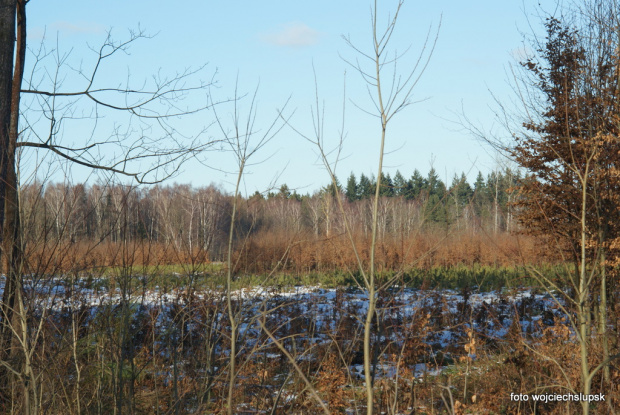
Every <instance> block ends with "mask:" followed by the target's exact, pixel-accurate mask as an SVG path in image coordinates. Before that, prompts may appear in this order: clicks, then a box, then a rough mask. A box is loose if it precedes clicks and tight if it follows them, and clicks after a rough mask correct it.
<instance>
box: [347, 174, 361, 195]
mask: <svg viewBox="0 0 620 415" xmlns="http://www.w3.org/2000/svg"><path fill="white" fill-rule="evenodd" d="M345 194H346V196H347V200H348V201H349V202H353V201H355V200H359V199H360V197H359V190H358V186H357V181H356V180H355V174H353V172H351V175H350V176H349V179H348V180H347V189H346V191H345Z"/></svg>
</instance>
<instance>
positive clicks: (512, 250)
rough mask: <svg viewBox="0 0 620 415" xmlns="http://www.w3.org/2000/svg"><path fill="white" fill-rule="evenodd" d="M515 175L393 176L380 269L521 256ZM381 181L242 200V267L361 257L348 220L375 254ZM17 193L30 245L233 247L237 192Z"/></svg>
mask: <svg viewBox="0 0 620 415" xmlns="http://www.w3.org/2000/svg"><path fill="white" fill-rule="evenodd" d="M519 180H520V176H519V174H518V173H515V172H513V171H511V170H510V169H505V170H501V171H496V172H493V173H491V174H489V175H488V176H487V177H486V178H485V177H483V175H482V174H478V177H477V179H476V181H475V183H474V184H473V185H470V184H469V183H468V182H467V179H466V177H465V175H464V174H462V175H460V176H455V177H454V179H453V182H452V184H451V185H450V187H448V186H446V184H445V183H444V182H443V181H442V180H441V179H440V178H439V176H438V175H437V173H436V172H435V170H434V169H431V170H430V171H429V173H428V175H427V176H426V177H423V176H422V175H421V174H420V172H419V171H417V170H416V171H414V173H413V175H412V176H411V178H410V179H409V180H405V179H404V177H403V176H402V175H401V174H400V173H399V172H397V173H396V175H395V176H394V178H393V179H392V178H391V177H390V175H389V174H388V175H386V176H385V177H384V178H383V180H382V181H383V183H384V185H383V186H382V188H381V195H382V197H381V198H380V209H381V215H380V219H379V223H378V226H379V241H380V243H381V247H380V250H379V251H380V252H379V257H380V258H383V266H384V267H385V268H396V267H398V266H400V265H402V264H404V263H409V264H413V263H417V261H418V260H417V259H416V258H417V257H424V258H425V259H424V261H422V262H420V263H419V265H424V266H434V265H452V264H457V263H497V262H498V261H499V262H501V263H503V264H505V263H506V262H509V263H515V262H517V261H518V260H519V258H518V255H521V254H523V252H522V250H521V251H520V252H519V253H518V251H519V249H518V248H517V245H516V244H517V241H516V239H515V238H516V237H515V236H512V235H511V234H510V231H513V230H515V229H516V228H517V223H516V220H515V219H514V207H513V203H512V202H513V201H514V198H515V197H516V195H515V194H514V192H513V191H512V188H513V187H514V186H515V184H516V183H517V182H518V181H519ZM374 181H375V179H374V178H372V177H370V178H368V177H366V176H365V175H364V174H362V175H360V178H359V180H357V179H356V177H355V175H354V174H351V176H350V177H349V179H348V180H347V184H346V187H344V188H343V187H342V186H340V185H339V186H338V189H335V188H334V186H333V185H328V186H324V187H323V188H321V189H320V190H319V191H317V192H315V193H314V194H312V195H310V194H306V195H300V194H298V193H297V192H296V191H290V189H289V188H288V186H287V185H282V186H281V187H280V189H279V191H276V192H271V193H268V194H267V195H265V196H263V195H261V194H259V193H256V194H254V195H253V196H251V197H249V198H246V199H244V200H243V203H242V204H241V207H240V211H239V220H238V223H237V224H236V232H235V238H236V240H237V242H241V243H237V244H236V245H237V246H239V247H240V248H239V252H238V255H239V261H238V263H239V266H241V267H243V268H245V269H246V270H248V271H262V270H268V269H271V268H273V267H274V266H276V264H280V266H283V267H290V268H292V269H296V270H298V271H299V272H307V271H312V270H316V269H325V268H341V267H343V266H347V265H348V264H351V265H352V264H354V261H355V258H353V253H352V250H351V248H350V241H348V240H347V239H346V238H347V237H346V232H345V222H344V221H345V217H346V220H347V221H348V222H349V224H350V225H351V229H353V237H354V239H355V243H356V244H357V245H359V247H360V252H362V253H364V252H368V250H367V249H365V244H366V243H367V242H368V239H369V237H370V233H371V226H372V224H371V199H370V193H369V192H370V189H371V188H372V187H373V186H374V184H373V182H374ZM337 197H341V198H342V199H341V200H342V202H343V204H344V207H345V214H344V216H343V214H342V212H341V211H340V209H339V208H338V206H337V202H338V200H337V199H336V198H337ZM21 198H22V202H23V203H22V210H23V212H22V217H23V218H24V225H25V226H24V229H25V231H24V232H25V233H24V240H25V242H26V246H31V247H39V250H49V244H50V243H52V242H54V243H56V242H58V241H60V242H63V243H64V244H80V243H82V244H84V243H90V244H91V245H92V244H97V245H105V244H118V243H127V242H148V243H150V244H154V245H157V246H159V247H160V248H158V249H159V250H160V251H161V252H163V253H162V254H161V255H163V257H165V261H166V262H179V261H187V260H189V259H188V258H194V257H197V256H198V257H201V258H202V259H204V260H210V261H220V260H222V258H224V254H225V252H226V247H227V235H228V229H229V226H230V212H231V205H232V196H231V195H229V194H227V193H226V192H224V191H222V190H221V189H218V188H217V187H215V186H208V187H199V188H194V187H191V186H189V185H183V184H173V185H166V186H162V185H158V186H150V187H135V186H124V185H118V184H110V185H103V184H93V185H85V184H62V183H56V184H47V185H44V184H41V183H34V184H31V185H26V186H24V187H23V188H22V190H21ZM41 240H43V241H44V243H42V242H41ZM524 246H530V248H531V249H530V252H529V253H528V254H527V255H528V258H529V260H532V261H534V260H537V258H536V256H537V254H535V253H534V252H535V248H534V246H533V245H532V244H530V245H527V244H525V245H524V244H523V241H521V248H523V247H524ZM44 247H45V248H44ZM33 249H34V248H33ZM422 253H425V254H424V255H422ZM84 255H86V253H84ZM72 263H75V261H72ZM90 263H92V261H91V262H90Z"/></svg>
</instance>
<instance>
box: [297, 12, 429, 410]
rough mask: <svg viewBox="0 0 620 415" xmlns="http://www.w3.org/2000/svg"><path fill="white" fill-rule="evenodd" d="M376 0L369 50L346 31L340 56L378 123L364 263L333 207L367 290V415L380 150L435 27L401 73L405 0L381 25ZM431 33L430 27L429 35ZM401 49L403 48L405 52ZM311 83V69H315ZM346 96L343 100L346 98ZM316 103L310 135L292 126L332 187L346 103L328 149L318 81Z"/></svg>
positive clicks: (423, 63)
mask: <svg viewBox="0 0 620 415" xmlns="http://www.w3.org/2000/svg"><path fill="white" fill-rule="evenodd" d="M377 3H378V2H377V1H376V0H375V1H374V4H373V7H372V8H371V32H372V46H371V47H370V51H368V52H366V48H364V47H358V46H357V45H356V44H355V43H354V42H353V41H352V40H351V38H350V37H348V36H343V38H344V40H345V42H346V44H347V45H348V46H349V47H350V48H351V49H352V50H353V51H354V52H355V53H356V54H357V56H356V58H355V59H354V60H350V59H345V62H346V63H347V64H348V65H350V66H351V67H352V68H353V69H354V70H355V72H357V73H358V74H359V75H360V77H361V79H362V81H363V82H364V83H365V84H366V88H367V90H368V93H369V95H370V97H371V103H370V108H365V107H364V106H362V105H360V104H357V103H354V105H355V106H356V107H357V108H358V109H360V110H361V111H362V112H364V113H366V114H368V115H370V116H372V117H374V118H376V119H377V120H378V121H379V124H380V130H379V131H380V133H379V144H380V147H379V159H378V165H377V181H376V184H375V189H374V190H375V192H374V198H373V205H372V222H371V227H372V230H371V241H370V249H369V253H370V261H369V264H368V267H366V266H364V264H363V262H362V257H361V255H360V253H359V252H358V250H357V247H356V245H355V241H354V239H353V232H352V227H351V219H350V218H347V217H346V215H345V208H344V205H343V198H342V197H337V198H336V201H337V203H338V208H339V210H340V211H341V212H342V214H343V216H345V218H344V227H345V229H346V234H347V235H348V238H349V241H350V243H351V246H352V248H353V251H354V255H355V258H356V260H357V264H358V268H359V272H360V274H361V276H362V281H363V286H364V287H365V289H366V291H367V293H368V310H367V313H366V319H365V322H364V338H363V345H364V376H365V378H366V407H367V413H368V414H369V415H370V414H372V413H374V405H375V404H374V376H375V370H374V369H375V366H376V362H377V359H378V347H374V348H373V344H372V334H373V330H374V327H373V320H375V319H377V295H378V291H379V286H378V283H377V272H376V269H377V264H376V250H377V237H378V234H379V231H380V229H379V224H380V222H381V221H380V218H379V215H380V211H379V205H380V199H381V195H380V192H381V186H382V183H381V178H382V176H383V174H382V173H383V160H384V155H385V144H386V138H387V131H388V125H389V124H390V122H391V121H392V119H393V118H394V116H396V115H397V114H398V113H400V112H401V111H402V110H404V109H406V108H407V107H409V106H410V105H411V104H413V92H414V89H415V87H416V85H417V84H418V81H419V80H420V78H421V76H422V74H423V73H424V71H425V69H426V67H427V65H428V63H429V62H430V58H431V56H432V53H433V50H434V48H435V45H436V42H437V37H438V31H437V32H434V31H433V30H432V27H431V28H429V31H428V34H427V37H426V40H425V42H424V45H423V47H422V50H421V51H420V53H419V55H418V57H417V60H416V62H415V64H414V65H413V67H412V68H411V69H410V70H409V71H408V72H406V73H404V74H402V73H399V72H398V68H397V63H398V62H399V61H400V60H401V59H402V57H403V55H404V54H399V53H398V52H394V53H392V52H391V51H390V50H389V48H388V46H389V45H390V41H391V39H392V36H393V35H394V32H395V29H396V23H397V21H398V18H399V13H400V11H401V8H402V6H403V5H404V0H399V1H398V3H397V5H396V10H395V12H394V14H393V15H391V16H389V17H388V19H387V23H386V25H385V27H384V28H381V25H380V23H379V22H378V19H379V16H378V15H379V12H380V11H379V7H378V4H377ZM433 33H435V34H434V35H433ZM405 53H406V52H405ZM315 85H316V75H315ZM345 102H346V100H345ZM315 105H316V107H315V109H314V111H313V113H312V117H313V121H314V135H313V136H310V135H307V134H304V133H301V132H300V131H298V130H296V131H297V132H298V133H299V134H300V135H301V136H302V137H304V138H305V139H307V140H308V141H310V142H311V143H313V144H314V145H316V146H317V148H318V149H319V154H320V157H321V160H322V162H323V164H324V165H325V167H326V169H327V171H328V173H329V175H330V178H331V181H332V186H333V188H336V189H337V188H338V181H337V178H336V168H337V163H338V160H339V157H340V154H341V151H342V148H343V145H344V138H345V133H344V119H345V116H344V112H345V106H344V105H343V126H342V129H341V131H340V137H339V141H338V143H337V144H336V145H335V146H334V148H333V149H331V150H330V149H329V148H328V147H327V146H328V145H327V144H326V142H325V132H324V111H325V110H324V108H323V107H322V106H321V105H320V101H319V95H318V87H317V93H316V102H315ZM377 321H378V319H377Z"/></svg>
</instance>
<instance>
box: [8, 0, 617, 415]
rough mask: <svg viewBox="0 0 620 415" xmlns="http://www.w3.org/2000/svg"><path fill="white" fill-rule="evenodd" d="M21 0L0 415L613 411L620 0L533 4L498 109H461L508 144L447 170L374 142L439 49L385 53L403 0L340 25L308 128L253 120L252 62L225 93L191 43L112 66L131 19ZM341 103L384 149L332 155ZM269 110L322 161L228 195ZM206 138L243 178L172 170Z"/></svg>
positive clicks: (474, 132)
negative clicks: (169, 70)
mask: <svg viewBox="0 0 620 415" xmlns="http://www.w3.org/2000/svg"><path fill="white" fill-rule="evenodd" d="M27 6H28V9H30V8H31V7H32V8H34V7H36V2H33V4H32V5H31V4H30V1H29V0H0V150H1V151H0V223H1V224H2V231H1V232H0V238H1V243H0V259H1V263H0V264H1V267H2V275H1V276H0V293H1V302H0V413H1V414H28V415H38V414H76V415H79V414H116V415H121V414H158V415H164V414H203V413H204V414H207V413H209V414H210V413H214V414H315V413H316V414H319V413H327V414H332V413H334V414H337V413H344V414H367V415H372V414H393V415H396V414H438V415H439V414H449V415H457V414H573V413H581V414H616V413H618V411H620V410H619V409H618V408H620V366H619V364H620V344H619V342H618V339H620V336H619V333H618V323H619V322H620V301H619V300H620V291H619V290H620V287H619V286H618V281H619V280H618V276H619V271H620V256H619V254H620V249H619V248H620V225H619V224H620V199H619V195H620V179H619V177H620V174H619V170H618V169H619V165H620V104H619V103H620V20H619V19H620V8H619V5H618V4H617V2H616V1H615V0H583V1H575V2H571V3H570V4H558V5H557V8H556V9H555V11H554V12H553V13H543V12H542V9H541V11H540V13H539V16H538V17H539V18H540V22H539V25H540V27H539V28H538V30H539V32H537V33H538V35H536V36H525V39H524V41H525V42H527V43H528V48H529V49H528V53H527V55H524V56H522V57H521V58H520V59H519V60H518V62H516V63H515V65H514V66H512V67H511V68H510V71H508V72H507V74H508V75H509V77H510V79H509V82H510V83H511V87H512V91H513V92H514V97H513V99H512V101H511V102H510V103H507V102H502V101H500V100H498V99H496V102H495V103H496V105H497V109H496V110H495V115H496V116H497V121H498V123H499V124H500V125H501V126H502V129H503V132H502V133H497V132H494V133H493V134H491V133H487V132H485V130H484V129H483V127H480V126H478V125H476V124H474V123H473V122H471V121H470V119H469V118H468V116H467V114H466V113H465V112H464V113H463V114H461V115H460V123H461V129H462V131H463V133H464V134H466V135H469V136H474V137H475V138H478V139H479V140H481V141H482V142H483V143H484V145H485V146H486V148H488V149H489V151H493V152H495V153H496V154H497V158H498V160H502V162H501V163H500V162H498V163H497V166H496V167H495V168H494V169H492V170H488V171H485V170H484V169H478V168H477V167H476V166H474V170H475V171H476V172H477V176H475V175H472V173H471V172H462V173H460V174H455V175H454V176H453V177H451V178H448V177H445V176H446V175H445V174H442V173H441V172H440V170H441V169H439V168H437V169H436V168H435V166H434V163H431V167H430V168H424V167H422V166H415V165H411V166H401V167H399V169H398V170H395V171H394V173H393V175H391V174H390V173H389V172H388V169H386V168H385V164H384V163H385V160H384V157H385V156H386V154H387V152H386V143H389V142H390V140H394V137H393V136H394V135H395V133H393V129H394V120H395V119H398V120H401V119H405V120H407V117H408V115H407V114H409V113H411V112H415V111H416V106H415V105H414V104H416V102H417V96H416V95H415V93H416V88H418V84H419V83H424V82H431V83H432V82H433V80H432V76H431V74H429V73H428V71H427V66H428V64H429V62H431V61H432V59H433V53H434V52H435V50H436V48H440V47H442V45H441V44H438V43H437V39H438V37H439V36H440V34H441V30H442V29H441V24H440V25H439V26H432V25H431V26H430V29H429V30H428V34H427V37H426V39H425V41H424V42H423V44H422V47H421V48H419V49H418V50H407V51H406V53H410V54H417V55H415V60H414V62H415V63H414V65H413V66H412V67H407V65H401V64H400V63H401V60H402V59H403V56H405V55H403V54H401V52H396V51H394V50H392V44H391V42H392V41H393V37H396V36H398V35H399V33H400V31H401V30H403V29H404V28H405V27H406V25H407V22H406V21H401V20H400V19H401V18H402V15H401V10H402V8H404V7H415V4H413V3H411V4H410V2H407V4H405V1H404V0H398V1H396V2H394V3H393V4H392V5H391V6H388V5H384V4H383V3H382V2H381V4H379V2H377V1H374V2H371V8H370V10H371V11H370V25H369V28H368V30H369V33H370V34H371V37H370V38H369V39H370V40H371V41H370V42H366V43H367V44H365V43H364V42H359V43H358V40H357V39H354V38H352V37H350V36H348V35H345V36H343V39H342V40H343V48H345V49H347V51H348V52H347V53H348V54H343V55H342V60H343V62H344V63H345V64H346V65H347V67H348V70H349V72H351V74H349V75H347V76H348V77H347V78H346V85H345V87H343V91H344V95H345V96H344V98H343V103H342V104H341V105H342V114H340V115H337V114H336V113H335V112H332V111H326V109H325V104H324V101H323V98H322V96H321V85H320V83H319V82H318V81H317V75H316V71H315V73H314V76H315V79H314V87H315V102H313V103H312V105H311V110H310V119H311V123H310V124H309V125H310V126H311V128H309V129H308V130H306V127H305V126H304V124H303V123H297V121H296V119H297V117H298V116H299V114H298V112H301V111H297V110H296V109H292V108H290V107H289V105H290V102H289V101H286V102H284V103H283V105H281V107H280V108H279V109H278V110H277V111H276V113H275V115H273V113H272V115H271V117H266V118H265V116H264V113H262V112H259V103H260V99H259V98H260V94H261V93H263V92H264V91H261V90H260V88H259V87H257V88H256V89H255V90H254V91H250V92H245V91H241V89H240V87H239V85H238V84H236V85H234V88H233V90H234V93H233V94H232V95H231V96H227V97H226V98H219V99H218V98H216V97H217V94H216V87H217V88H219V87H220V86H219V85H217V84H216V83H215V81H214V75H213V74H209V75H208V77H209V76H210V78H208V79H210V80H209V81H203V80H201V79H202V78H201V77H202V76H203V74H204V73H205V72H204V71H205V68H206V67H199V68H196V69H184V70H182V71H181V72H176V73H174V74H173V75H170V76H166V75H164V74H163V72H162V71H159V72H157V74H155V75H154V76H153V77H152V78H149V80H146V81H145V80H136V81H135V82H134V81H133V80H131V79H129V80H127V81H124V83H118V82H117V83H109V77H108V75H107V73H108V72H109V71H111V72H112V73H114V71H115V66H114V65H115V64H109V62H117V61H116V59H120V58H122V57H123V56H125V55H129V51H130V49H131V48H134V47H137V44H138V43H139V42H140V41H142V40H145V41H147V42H148V41H149V40H150V36H149V35H147V34H146V33H145V32H143V31H141V30H138V31H130V32H129V35H128V36H127V37H125V38H122V39H117V38H115V37H114V36H112V33H111V32H108V33H107V35H106V36H105V37H104V38H103V40H102V42H101V44H100V45H98V46H92V45H90V46H89V50H90V55H89V56H85V57H83V58H84V59H83V61H84V62H81V63H80V65H79V66H74V65H72V64H70V63H69V61H70V60H69V56H68V55H64V54H62V53H60V52H59V49H57V48H59V46H58V45H56V46H46V45H47V44H46V43H45V42H44V41H41V42H40V44H39V45H37V44H36V42H31V41H30V40H28V39H27V37H28V31H27V26H26V19H27V16H28V13H27V11H26V10H27ZM382 8H387V9H388V10H383V9H382ZM532 24H534V23H532ZM366 40H367V41H368V39H366ZM48 48H49V49H48ZM107 71H108V72H107ZM238 78H239V77H238ZM238 78H237V82H238ZM69 79H72V80H71V81H69ZM73 79H75V80H73ZM310 82H312V79H310ZM353 82H358V83H360V84H361V85H362V86H363V88H365V89H366V91H367V93H368V96H369V101H368V103H358V102H353V106H354V107H357V109H361V111H358V113H355V114H357V115H352V114H351V111H349V110H348V109H347V110H346V111H345V109H346V108H347V105H349V106H350V101H349V100H348V98H347V96H346V91H347V88H350V87H349V86H348V85H349V84H351V83H353ZM481 93H482V92H481ZM196 97H199V99H196ZM196 103H197V104H196ZM333 116H335V117H338V116H340V117H341V118H342V125H343V126H344V125H345V124H346V120H347V118H354V117H356V116H360V117H369V118H370V119H372V120H373V122H374V123H375V124H376V125H375V127H376V130H375V131H374V132H373V133H374V134H375V135H376V143H377V148H378V153H377V154H376V160H377V164H376V165H373V166H363V167H360V170H359V171H353V172H343V171H341V170H342V169H341V168H339V162H340V161H341V159H342V158H343V157H344V153H343V148H344V146H345V143H346V141H347V140H351V139H352V138H350V137H347V135H346V133H345V131H344V127H343V128H342V129H340V130H338V132H337V133H335V134H333V135H332V134H331V133H328V132H326V130H325V123H326V119H327V118H328V117H333ZM196 119H200V120H207V121H206V124H207V126H206V127H200V128H193V129H192V128H191V126H192V125H193V124H192V123H191V122H190V121H191V120H196ZM109 120H112V122H111V123H109ZM73 125H78V126H79V128H85V129H84V130H80V131H88V133H87V134H86V135H85V136H83V137H82V136H80V138H79V139H76V138H75V137H71V136H70V134H68V133H67V131H73V130H70V127H71V126H73ZM411 128H415V125H412V126H411ZM284 131H286V132H287V134H291V135H294V136H295V137H296V138H297V139H298V140H300V141H302V142H305V143H308V144H309V145H311V146H312V147H313V149H314V150H315V155H317V156H318V160H319V162H320V163H322V164H323V166H324V172H325V174H324V176H323V177H318V178H316V190H305V189H295V188H292V187H289V185H287V184H286V182H287V180H286V175H284V176H283V177H280V178H279V181H278V182H277V184H276V185H269V184H268V183H267V180H266V183H265V186H264V191H256V192H254V193H253V194H251V193H249V194H246V193H244V192H243V190H242V189H243V186H242V183H243V180H244V178H245V177H246V175H247V174H248V168H249V167H250V166H253V165H256V164H255V163H264V162H265V158H264V155H263V154H262V153H263V152H264V150H265V148H266V147H267V146H268V144H269V143H270V142H272V140H274V139H276V138H277V137H278V136H279V135H281V134H282V133H283V132H284ZM79 140H83V141H79ZM205 152H208V153H209V154H227V155H229V156H232V157H233V159H234V160H235V163H233V165H232V166H230V169H229V172H232V173H230V175H231V177H234V179H233V180H234V181H235V182H234V183H233V185H234V187H233V188H225V187H224V186H221V185H216V184H212V185H209V186H201V185H193V184H186V183H179V182H176V181H175V177H176V175H177V173H178V172H179V171H180V169H182V168H183V166H184V164H185V163H187V162H188V161H191V160H194V159H197V158H199V157H200V156H201V155H202V154H204V153H205ZM42 154H49V155H50V157H54V158H53V160H55V161H54V162H53V163H57V164H58V165H62V166H63V167H62V168H59V169H58V168H57V169H56V173H54V174H51V173H49V170H46V169H45V168H44V163H43V162H42V161H40V160H42V159H43V156H42ZM272 157H274V156H272ZM275 157H277V155H276V156H275ZM33 160H35V161H34V162H33ZM261 160H262V161H261ZM267 160H268V158H267ZM203 162H204V161H203ZM53 163H52V164H53ZM32 165H34V167H32ZM206 168H207V167H206V166H205V169H206ZM72 169H76V170H75V171H79V172H80V173H78V174H77V176H78V177H81V176H82V172H83V171H89V172H94V173H93V174H92V175H89V176H88V178H87V179H84V180H76V178H75V176H76V175H73V174H71V171H73V170H72ZM78 169H79V170H78ZM58 170H60V171H62V172H64V174H60V175H59V174H58V173H57V171H58ZM478 170H480V171H479V172H478ZM24 172H29V174H28V175H26V174H25V173H24ZM30 172H32V173H31V174H30ZM89 174H90V173H89ZM468 177H469V179H468ZM471 177H475V180H471Z"/></svg>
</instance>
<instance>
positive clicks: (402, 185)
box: [394, 170, 407, 196]
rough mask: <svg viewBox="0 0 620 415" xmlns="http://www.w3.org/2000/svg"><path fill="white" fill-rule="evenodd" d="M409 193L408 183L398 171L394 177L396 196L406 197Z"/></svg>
mask: <svg viewBox="0 0 620 415" xmlns="http://www.w3.org/2000/svg"><path fill="white" fill-rule="evenodd" d="M406 191H407V181H406V180H405V178H404V177H403V175H402V174H400V171H398V170H396V174H395V175H394V196H405V194H406Z"/></svg>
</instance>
